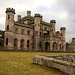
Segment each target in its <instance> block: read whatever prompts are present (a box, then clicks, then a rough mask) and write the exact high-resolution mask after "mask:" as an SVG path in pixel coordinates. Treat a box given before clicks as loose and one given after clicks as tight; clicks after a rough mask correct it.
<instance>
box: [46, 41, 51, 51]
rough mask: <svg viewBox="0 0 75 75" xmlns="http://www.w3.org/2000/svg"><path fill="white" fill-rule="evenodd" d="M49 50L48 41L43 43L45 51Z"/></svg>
mask: <svg viewBox="0 0 75 75" xmlns="http://www.w3.org/2000/svg"><path fill="white" fill-rule="evenodd" d="M49 50H50V44H49V42H46V43H45V51H49Z"/></svg>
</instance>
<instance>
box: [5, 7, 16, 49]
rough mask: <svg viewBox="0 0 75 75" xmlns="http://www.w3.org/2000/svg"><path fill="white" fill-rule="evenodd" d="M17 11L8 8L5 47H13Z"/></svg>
mask: <svg viewBox="0 0 75 75" xmlns="http://www.w3.org/2000/svg"><path fill="white" fill-rule="evenodd" d="M14 14H15V9H13V8H6V23H5V31H6V32H5V38H4V46H5V47H9V48H10V47H13V26H14Z"/></svg>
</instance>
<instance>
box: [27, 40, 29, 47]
mask: <svg viewBox="0 0 75 75" xmlns="http://www.w3.org/2000/svg"><path fill="white" fill-rule="evenodd" d="M29 42H30V41H29V40H27V48H29Z"/></svg>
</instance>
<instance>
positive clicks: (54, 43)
mask: <svg viewBox="0 0 75 75" xmlns="http://www.w3.org/2000/svg"><path fill="white" fill-rule="evenodd" d="M53 50H54V51H56V50H57V43H56V42H53Z"/></svg>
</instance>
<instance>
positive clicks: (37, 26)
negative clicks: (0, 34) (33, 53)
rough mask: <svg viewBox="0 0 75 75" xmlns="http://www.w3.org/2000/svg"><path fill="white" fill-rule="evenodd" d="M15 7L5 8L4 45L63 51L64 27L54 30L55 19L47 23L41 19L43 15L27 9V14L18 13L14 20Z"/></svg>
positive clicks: (64, 46) (64, 47) (64, 45)
mask: <svg viewBox="0 0 75 75" xmlns="http://www.w3.org/2000/svg"><path fill="white" fill-rule="evenodd" d="M14 15H15V9H13V8H7V9H6V25H5V35H4V36H5V37H4V47H7V48H17V49H28V50H29V49H32V50H43V51H56V50H58V51H61V50H62V51H65V50H66V43H65V30H66V28H65V27H61V28H60V31H56V30H55V24H56V21H55V20H50V23H47V22H45V21H43V20H42V18H43V16H41V15H40V14H35V15H34V16H31V11H27V16H25V17H22V18H21V15H18V20H17V21H14Z"/></svg>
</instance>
